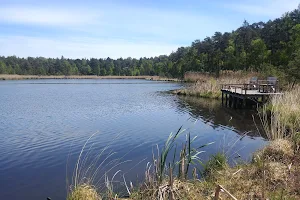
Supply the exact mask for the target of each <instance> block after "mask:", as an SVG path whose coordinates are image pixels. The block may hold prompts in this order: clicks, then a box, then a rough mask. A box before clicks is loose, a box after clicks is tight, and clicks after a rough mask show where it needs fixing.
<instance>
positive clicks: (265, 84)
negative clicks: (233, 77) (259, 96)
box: [221, 80, 279, 95]
mask: <svg viewBox="0 0 300 200" xmlns="http://www.w3.org/2000/svg"><path fill="white" fill-rule="evenodd" d="M221 89H222V90H228V91H230V92H234V93H240V94H245V95H246V94H247V91H249V90H252V91H253V90H257V91H258V92H259V93H277V92H279V82H278V80H274V81H270V80H259V81H257V84H253V83H244V84H222V85H221Z"/></svg>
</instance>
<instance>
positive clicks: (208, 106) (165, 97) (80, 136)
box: [0, 80, 266, 200]
mask: <svg viewBox="0 0 300 200" xmlns="http://www.w3.org/2000/svg"><path fill="white" fill-rule="evenodd" d="M179 87H181V85H180V84H176V83H162V82H152V81H146V80H22V81H1V82H0V144H1V145H0V199H46V198H47V197H48V196H49V197H51V198H52V199H54V200H56V199H64V198H65V196H66V190H67V189H66V176H67V175H68V178H69V180H71V177H72V173H71V172H72V171H73V169H74V166H75V165H76V160H77V158H78V155H79V153H80V151H81V148H82V147H83V146H84V143H85V142H86V141H87V139H88V138H89V137H90V136H91V135H92V134H94V133H96V132H97V133H96V134H95V135H94V136H93V137H92V138H91V139H90V140H89V142H88V143H87V145H86V148H85V149H86V151H84V152H83V155H82V158H83V160H84V163H86V165H84V167H83V168H88V167H87V166H93V165H92V164H93V159H95V158H97V155H101V156H99V159H98V160H97V162H95V165H94V166H93V167H95V166H96V165H97V166H99V165H100V164H101V163H103V164H102V165H101V168H100V169H99V173H98V174H97V175H96V182H97V180H99V182H98V183H97V185H98V186H99V187H101V186H103V181H102V180H103V177H102V175H103V174H104V172H105V171H106V172H108V176H110V177H112V175H113V174H114V173H115V172H116V171H118V170H121V172H119V173H118V175H117V176H116V180H118V179H120V178H121V177H123V174H124V177H125V178H126V181H127V182H129V181H132V182H133V183H135V181H136V180H138V179H142V177H143V174H144V170H145V167H146V164H147V162H148V161H151V159H152V151H153V150H154V151H155V145H156V144H158V145H162V144H163V143H164V141H165V140H166V138H167V137H168V135H169V134H170V132H176V131H177V129H178V128H179V127H180V126H181V125H183V127H184V128H185V129H187V131H186V133H187V132H190V133H191V134H192V135H198V138H197V140H196V142H195V144H196V145H199V146H200V145H202V144H206V143H208V142H215V143H214V144H213V145H210V146H208V147H206V148H205V149H204V150H205V151H206V153H203V154H202V155H201V158H202V159H203V160H206V159H207V158H208V156H209V155H211V154H213V153H216V152H218V151H225V152H226V153H227V155H228V156H229V157H230V159H231V161H232V162H233V160H236V159H237V157H238V156H240V158H241V159H243V160H248V159H249V158H250V154H251V152H253V151H255V150H257V149H258V148H260V147H262V146H263V145H264V144H265V143H266V141H265V140H264V139H262V138H261V137H260V136H259V134H258V133H257V129H256V128H255V126H254V123H253V120H252V117H251V113H250V112H249V111H243V112H241V111H240V112H236V111H233V110H229V109H226V108H222V107H221V106H220V102H218V101H216V102H215V101H210V100H203V99H197V98H187V97H177V96H173V95H170V94H167V93H164V92H163V91H167V90H171V89H176V88H179ZM245 132H247V133H248V134H247V136H245V137H243V138H241V135H243V134H244V133H245ZM183 139H184V136H183V137H181V138H180V139H179V142H180V141H181V140H183ZM236 141H237V142H236ZM234 143H235V144H234ZM233 144H234V145H233ZM105 147H107V149H106V150H105V151H104V152H103V153H102V154H101V152H102V150H103V148H105ZM113 152H114V153H115V154H113V155H112V154H111V153H113ZM116 159H117V160H116ZM67 163H68V165H67ZM66 169H67V170H68V171H67V172H66ZM93 169H94V170H93V171H95V169H96V168H93ZM91 171H92V170H91ZM90 175H91V174H89V173H87V176H90ZM121 179H123V178H121ZM116 187H117V186H116ZM118 187H122V185H119V186H118Z"/></svg>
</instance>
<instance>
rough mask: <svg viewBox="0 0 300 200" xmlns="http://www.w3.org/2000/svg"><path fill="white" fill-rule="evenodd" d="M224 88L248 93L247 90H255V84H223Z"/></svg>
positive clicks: (222, 87)
mask: <svg viewBox="0 0 300 200" xmlns="http://www.w3.org/2000/svg"><path fill="white" fill-rule="evenodd" d="M221 89H222V90H228V91H231V92H234V93H240V94H245V95H246V94H247V90H255V86H254V85H253V84H247V83H244V84H222V85H221Z"/></svg>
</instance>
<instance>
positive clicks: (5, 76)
mask: <svg viewBox="0 0 300 200" xmlns="http://www.w3.org/2000/svg"><path fill="white" fill-rule="evenodd" d="M23 79H146V80H154V81H180V80H179V79H169V78H163V77H159V76H95V75H86V76H85V75H70V76H63V75H58V76H53V75H51V76H38V75H17V74H0V80H23Z"/></svg>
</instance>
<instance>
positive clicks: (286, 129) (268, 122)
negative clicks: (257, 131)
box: [261, 86, 300, 140]
mask: <svg viewBox="0 0 300 200" xmlns="http://www.w3.org/2000/svg"><path fill="white" fill-rule="evenodd" d="M261 120H262V124H263V126H264V129H265V132H266V135H267V137H268V138H269V139H270V140H275V139H282V138H290V139H294V137H295V136H297V134H298V133H299V132H300V86H298V87H296V88H295V89H293V90H290V91H286V92H285V93H284V95H276V96H274V97H273V98H272V99H271V100H270V103H269V105H266V106H265V107H264V108H263V111H262V114H261Z"/></svg>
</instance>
